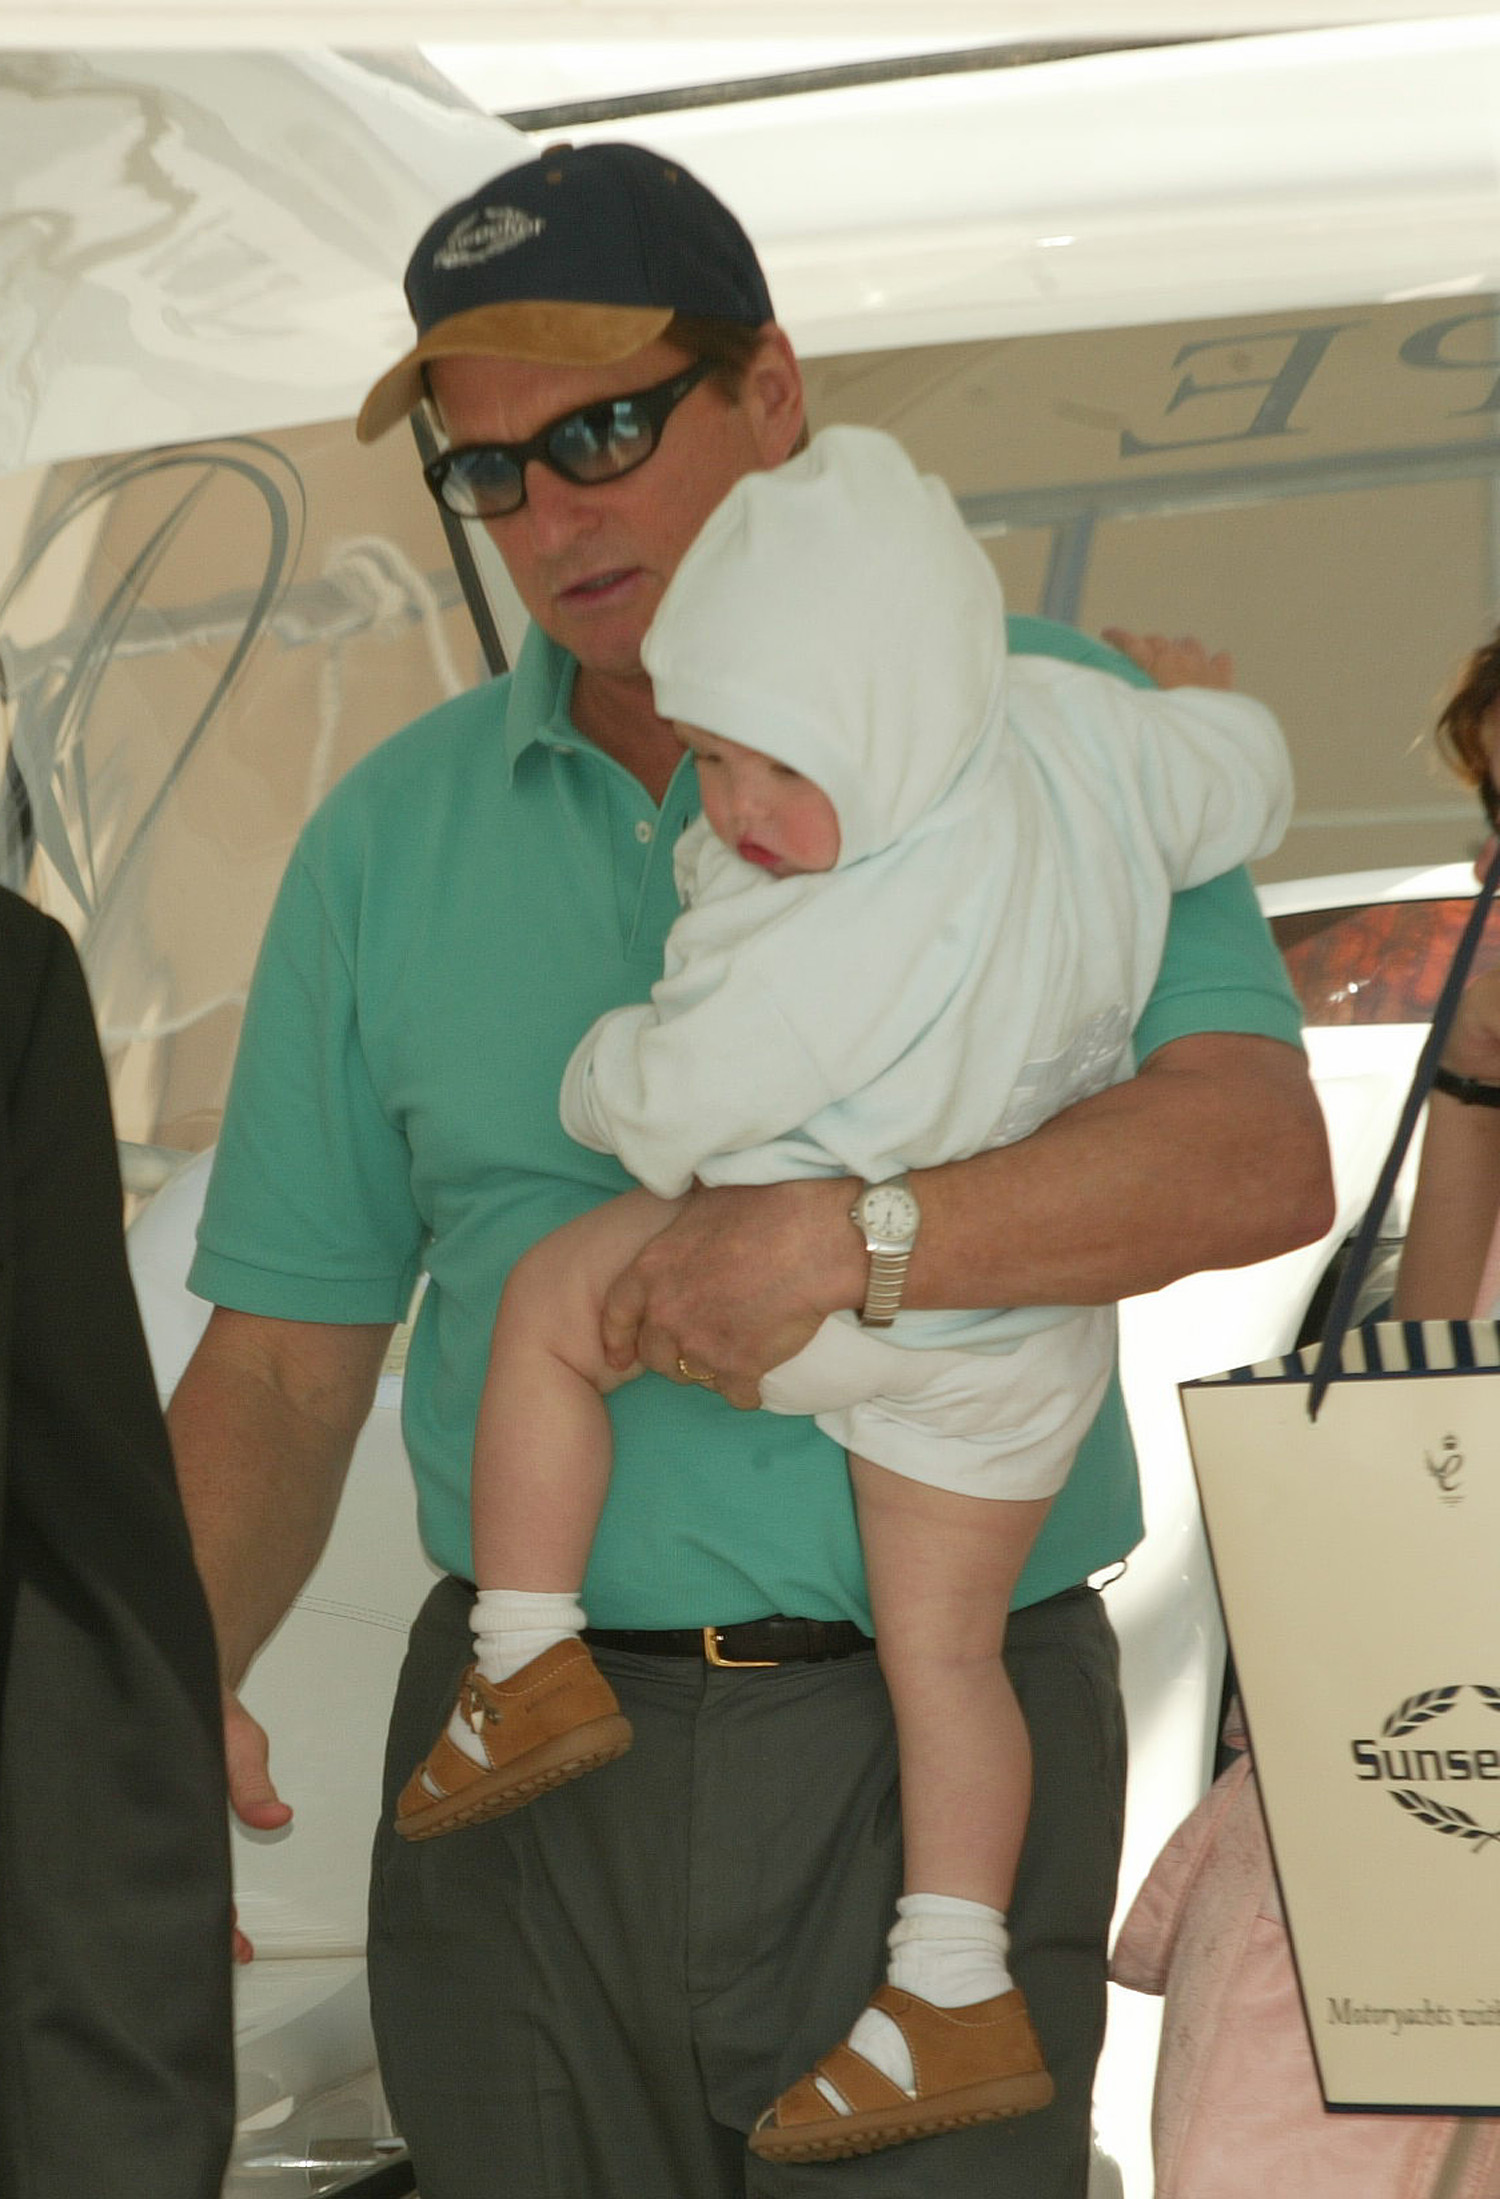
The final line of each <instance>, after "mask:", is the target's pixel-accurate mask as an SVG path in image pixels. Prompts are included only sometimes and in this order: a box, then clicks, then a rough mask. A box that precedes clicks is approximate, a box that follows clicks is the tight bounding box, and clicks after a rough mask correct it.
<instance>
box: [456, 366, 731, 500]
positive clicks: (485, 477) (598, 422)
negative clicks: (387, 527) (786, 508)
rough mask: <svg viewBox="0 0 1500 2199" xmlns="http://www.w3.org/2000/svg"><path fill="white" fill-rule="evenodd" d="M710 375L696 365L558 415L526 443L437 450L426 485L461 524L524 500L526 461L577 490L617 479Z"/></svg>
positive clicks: (644, 455) (640, 460) (638, 462)
mask: <svg viewBox="0 0 1500 2199" xmlns="http://www.w3.org/2000/svg"><path fill="white" fill-rule="evenodd" d="M710 371H711V369H710V366H709V362H708V361H707V360H706V359H699V360H698V361H697V363H696V364H695V365H693V366H690V367H688V368H687V369H686V371H685V372H684V373H682V374H674V375H673V376H672V378H671V380H670V381H668V382H658V383H656V385H655V386H654V387H653V388H651V389H637V390H631V391H629V392H628V394H627V395H625V396H623V397H606V398H603V399H602V400H601V401H600V402H599V403H598V404H596V405H581V406H580V407H579V409H578V410H577V412H565V413H564V414H563V415H562V417H561V418H560V419H557V420H552V421H549V422H548V424H547V426H546V427H544V428H543V429H542V430H541V431H540V432H539V433H538V434H536V435H533V436H532V437H531V438H530V440H529V441H528V442H525V443H464V444H461V445H460V446H459V448H458V449H457V450H445V451H440V452H439V454H438V456H437V457H436V458H434V459H433V460H432V462H431V464H430V465H427V466H424V467H423V468H422V472H423V475H424V476H425V478H426V482H427V486H428V488H429V489H431V491H432V493H433V495H434V496H435V497H436V498H437V500H438V502H439V503H440V504H444V505H446V506H447V508H448V510H449V511H450V512H456V513H457V514H458V516H459V518H460V519H504V518H505V517H506V516H507V514H509V513H510V512H518V511H519V510H520V509H521V506H522V505H523V504H524V503H525V501H526V468H527V467H528V466H529V465H530V464H531V463H532V462H533V460H535V461H537V462H539V463H540V464H541V465H544V466H547V467H550V469H551V470H552V472H553V473H557V474H561V475H562V478H563V479H564V481H571V482H572V483H573V484H574V485H575V487H577V488H582V489H591V488H596V487H597V486H598V485H599V483H600V482H603V481H618V480H619V478H620V476H621V474H625V473H634V471H635V469H636V467H637V466H643V465H644V464H645V462H646V460H647V459H648V458H649V457H650V456H651V453H652V452H653V451H654V450H655V448H656V446H657V444H658V443H659V442H660V441H661V431H662V429H663V427H664V426H665V424H666V422H667V420H668V418H669V417H670V416H671V414H672V413H673V412H674V411H675V410H676V409H677V407H678V406H679V405H680V404H681V403H682V400H683V398H684V397H686V396H687V394H688V392H689V391H690V390H694V389H696V388H697V387H698V384H699V383H700V382H701V381H702V380H703V378H704V376H705V375H706V374H708V373H709V372H710Z"/></svg>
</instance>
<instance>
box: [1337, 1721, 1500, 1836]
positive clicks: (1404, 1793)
mask: <svg viewBox="0 0 1500 2199" xmlns="http://www.w3.org/2000/svg"><path fill="white" fill-rule="evenodd" d="M1465 1686H1467V1688H1468V1692H1469V1693H1470V1694H1471V1695H1477V1696H1478V1697H1479V1699H1480V1701H1481V1702H1482V1703H1483V1704H1484V1706H1485V1708H1486V1709H1487V1710H1493V1711H1495V1712H1497V1713H1500V1687H1482V1686H1481V1685H1480V1684H1479V1682H1478V1681H1472V1682H1467V1683H1460V1684H1456V1685H1454V1686H1451V1687H1430V1688H1426V1689H1424V1690H1423V1692H1422V1693H1421V1694H1419V1695H1408V1696H1407V1698H1406V1700H1405V1702H1403V1703H1398V1704H1397V1706H1396V1708H1395V1709H1394V1710H1393V1711H1392V1712H1391V1714H1390V1716H1389V1717H1388V1718H1387V1719H1386V1721H1385V1723H1384V1725H1382V1727H1381V1729H1380V1738H1381V1740H1382V1741H1397V1740H1400V1739H1401V1738H1402V1737H1403V1736H1404V1735H1406V1734H1409V1733H1416V1732H1417V1731H1418V1730H1419V1729H1420V1728H1421V1727H1423V1726H1426V1725H1429V1724H1430V1723H1431V1722H1432V1720H1433V1719H1435V1718H1443V1717H1446V1716H1447V1714H1448V1712H1449V1711H1451V1710H1452V1708H1453V1706H1454V1704H1455V1703H1456V1702H1457V1701H1458V1698H1459V1697H1460V1696H1461V1695H1462V1694H1463V1693H1464V1691H1465ZM1353 1751H1354V1758H1355V1762H1356V1763H1357V1764H1359V1765H1360V1766H1361V1767H1362V1768H1361V1770H1360V1773H1359V1776H1360V1778H1362V1779H1373V1780H1389V1781H1393V1782H1394V1781H1396V1780H1398V1779H1399V1780H1402V1781H1403V1782H1405V1783H1403V1784H1400V1785H1396V1784H1391V1785H1388V1786H1387V1788H1386V1792H1387V1793H1388V1794H1389V1795H1390V1798H1391V1800H1392V1801H1393V1802H1395V1803H1398V1804H1399V1805H1400V1807H1401V1808H1402V1809H1403V1810H1405V1811H1407V1812H1408V1813H1409V1815H1411V1816H1412V1817H1414V1818H1415V1819H1416V1821H1417V1823H1418V1824H1419V1825H1427V1826H1430V1827H1431V1829H1432V1830H1433V1831H1434V1832H1439V1833H1445V1834H1447V1835H1448V1836H1449V1837H1450V1838H1451V1839H1455V1840H1461V1841H1465V1842H1467V1843H1468V1844H1469V1846H1470V1849H1471V1852H1472V1853H1473V1854H1475V1855H1477V1854H1478V1853H1479V1851H1480V1849H1481V1848H1485V1847H1488V1846H1489V1845H1490V1843H1491V1842H1492V1841H1493V1842H1495V1843H1497V1844H1500V1826H1496V1827H1494V1828H1493V1829H1491V1828H1490V1827H1488V1826H1485V1825H1482V1824H1480V1822H1479V1820H1478V1819H1477V1818H1476V1817H1473V1816H1471V1815H1470V1813H1469V1812H1468V1811H1467V1810H1464V1809H1460V1808H1458V1806H1457V1805H1456V1804H1454V1803H1451V1802H1444V1801H1442V1800H1441V1799H1440V1798H1439V1797H1438V1796H1437V1795H1434V1794H1424V1793H1422V1792H1421V1791H1419V1789H1418V1788H1417V1787H1416V1786H1415V1785H1412V1784H1410V1782H1411V1781H1412V1780H1413V1779H1414V1778H1416V1779H1422V1780H1423V1781H1424V1783H1425V1782H1428V1781H1430V1780H1432V1779H1438V1780H1447V1779H1450V1778H1451V1779H1460V1780H1469V1779H1484V1780H1489V1779H1500V1752H1497V1751H1496V1750H1494V1749H1479V1750H1471V1749H1447V1750H1441V1749H1415V1750H1412V1749H1402V1750H1400V1751H1395V1752H1393V1751H1392V1750H1390V1749H1388V1748H1387V1749H1381V1748H1378V1747H1377V1746H1376V1744H1375V1743H1374V1742H1371V1741H1356V1742H1355V1743H1354V1744H1353ZM1397 1755H1399V1758H1400V1762H1401V1770H1400V1771H1399V1772H1398V1771H1397V1770H1396V1768H1395V1758H1396V1756H1397ZM1413 1757H1415V1758H1416V1770H1415V1772H1414V1771H1413V1769H1412V1759H1413ZM1429 1766H1430V1767H1431V1768H1430V1769H1429V1768H1428V1767H1429Z"/></svg>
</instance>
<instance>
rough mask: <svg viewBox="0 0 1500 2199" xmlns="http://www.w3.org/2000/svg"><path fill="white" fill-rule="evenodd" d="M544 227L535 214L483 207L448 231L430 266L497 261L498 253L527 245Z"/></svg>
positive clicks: (446, 267) (471, 264) (461, 265)
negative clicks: (520, 245)
mask: <svg viewBox="0 0 1500 2199" xmlns="http://www.w3.org/2000/svg"><path fill="white" fill-rule="evenodd" d="M546 226H547V225H546V223H545V222H544V221H542V220H541V219H540V218H539V217H538V216H537V215H535V214H523V213H522V212H521V210H520V208H519V207H516V206H484V207H481V208H480V210H479V212H478V213H476V214H465V216H464V218H463V220H462V221H461V222H458V223H456V224H455V226H454V227H453V228H452V229H450V230H449V232H448V234H447V236H446V237H445V238H444V239H443V241H442V243H441V245H440V246H439V247H438V249H437V251H436V252H435V253H434V254H433V260H432V264H433V266H434V267H440V268H443V269H444V270H447V269H449V268H454V267H478V266H479V265H480V264H481V263H482V262H483V261H485V260H495V259H498V258H499V257H500V254H501V253H502V252H514V250H515V248H516V246H517V245H518V244H527V243H529V242H530V240H531V238H533V237H534V236H536V235H537V234H538V233H539V232H540V231H541V230H543V229H545V228H546Z"/></svg>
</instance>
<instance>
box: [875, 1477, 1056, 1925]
mask: <svg viewBox="0 0 1500 2199" xmlns="http://www.w3.org/2000/svg"><path fill="white" fill-rule="evenodd" d="M849 1467H850V1472H851V1474H852V1476H853V1480H854V1490H855V1496H856V1499H857V1502H858V1506H859V1524H860V1535H861V1538H862V1540H863V1543H864V1551H865V1568H866V1572H867V1574H868V1577H869V1583H870V1603H871V1609H872V1610H873V1612H874V1616H875V1639H876V1643H877V1646H878V1649H879V1653H880V1666H881V1671H882V1672H883V1673H884V1675H885V1682H886V1686H887V1688H888V1689H889V1691H890V1697H891V1708H892V1711H893V1713H894V1716H895V1721H896V1739H897V1744H898V1747H899V1750H900V1757H901V1825H902V1836H903V1842H904V1846H905V1851H906V1874H905V1888H904V1890H905V1892H906V1893H907V1894H915V1893H929V1894H947V1895H954V1896H957V1897H958V1898H960V1899H962V1900H966V1901H977V1902H983V1903H985V1904H986V1905H987V1906H989V1907H991V1908H995V1909H1000V1910H1003V1909H1005V1908H1006V1907H1007V1906H1008V1904H1009V1902H1010V1897H1011V1894H1012V1891H1013V1890H1014V1886H1015V1875H1016V1864H1017V1862H1018V1860H1019V1857H1020V1852H1021V1842H1022V1838H1023V1836H1024V1834H1025V1830H1026V1818H1027V1813H1028V1810H1029V1808H1030V1800H1031V1741H1030V1737H1029V1735H1028V1734H1027V1731H1026V1722H1025V1720H1024V1718H1023V1717H1022V1715H1021V1706H1020V1704H1019V1703H1018V1702H1017V1700H1016V1696H1015V1690H1014V1689H1013V1688H1012V1686H1011V1684H1010V1680H1009V1678H1008V1677H1007V1675H1006V1671H1005V1667H1004V1665H1003V1664H1002V1663H1001V1661H1000V1652H1001V1649H1002V1647H1003V1646H1004V1641H1005V1621H1006V1616H1007V1614H1008V1612H1009V1609H1010V1599H1011V1595H1012V1593H1013V1592H1014V1589H1015V1585H1016V1582H1017V1580H1018V1579H1019V1578H1020V1574H1021V1569H1022V1567H1023V1566H1024V1564H1025V1562H1026V1559H1027V1556H1028V1554H1029V1553H1030V1550H1031V1546H1032V1544H1033V1543H1034V1542H1035V1540H1036V1537H1037V1534H1038V1532H1039V1530H1040V1528H1041V1524H1042V1521H1043V1520H1044V1519H1045V1518H1046V1515H1047V1510H1048V1506H1049V1504H1050V1501H1051V1500H1050V1499H1049V1498H1046V1497H1039V1498H1029V1499H1024V1500H1021V1501H1019V1502H1010V1501H1007V1500H1005V1499H990V1498H984V1497H965V1496H956V1495H954V1494H953V1493H952V1492H951V1491H949V1490H946V1489H935V1488H931V1487H929V1486H928V1484H927V1483H925V1482H920V1481H912V1480H909V1479H908V1478H907V1477H906V1476H904V1475H902V1474H896V1473H891V1472H889V1471H888V1470H887V1469H886V1468H884V1467H882V1466H876V1465H873V1464H872V1463H871V1462H870V1461H869V1460H868V1459H861V1458H854V1457H851V1458H850V1461H849Z"/></svg>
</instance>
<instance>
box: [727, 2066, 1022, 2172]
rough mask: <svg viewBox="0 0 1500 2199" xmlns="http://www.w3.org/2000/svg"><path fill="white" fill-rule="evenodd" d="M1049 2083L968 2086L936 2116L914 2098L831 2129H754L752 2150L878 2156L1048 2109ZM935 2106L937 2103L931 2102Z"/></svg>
mask: <svg viewBox="0 0 1500 2199" xmlns="http://www.w3.org/2000/svg"><path fill="white" fill-rule="evenodd" d="M1052 2095H1053V2085H1052V2079H1051V2078H1050V2077H1048V2076H1046V2075H1045V2074H1039V2075H1036V2076H1025V2077H1001V2078H997V2079H995V2080H993V2081H992V2082H991V2083H988V2084H982V2085H967V2086H965V2087H964V2089H963V2090H962V2091H961V2092H952V2093H948V2094H947V2095H945V2098H946V2102H947V2104H946V2105H945V2106H944V2107H943V2108H942V2110H941V2112H939V2113H937V2114H933V2113H927V2114H923V2113H922V2112H921V2103H920V2102H919V2101H916V2100H913V2102H912V2103H911V2106H910V2108H869V2109H867V2110H866V2111H865V2112H864V2113H863V2114H854V2115H841V2116H839V2117H838V2119H837V2121H836V2123H834V2124H833V2125H831V2126H825V2125H820V2124H813V2125H811V2126H808V2125H804V2126H803V2127H802V2128H801V2129H800V2130H799V2129H797V2128H792V2129H787V2130H778V2129H776V2128H775V2127H774V2126H773V2127H771V2128H769V2129H766V2130H752V2131H751V2133H750V2137H749V2146H750V2151H751V2152H752V2153H753V2154H754V2155H755V2156H756V2158H757V2159H758V2160H761V2161H841V2160H849V2159H851V2158H852V2157H853V2156H854V2155H856V2154H861V2153H878V2152H880V2150H881V2149H882V2147H884V2146H901V2145H907V2144H909V2143H910V2141H911V2140H913V2139H915V2138H939V2137H941V2136H942V2135H943V2133H944V2132H945V2131H950V2130H967V2129H968V2128H969V2127H970V2126H971V2125H972V2124H975V2123H997V2122H1005V2121H1008V2120H1009V2119H1010V2118H1011V2117H1012V2116H1016V2115H1031V2114H1034V2113H1035V2112H1036V2110H1037V2109H1038V2108H1042V2107H1047V2106H1049V2105H1050V2103H1051V2100H1052ZM932 2106H933V2107H934V2108H935V2107H936V2106H937V2103H936V2102H935V2101H934V2102H933V2103H932Z"/></svg>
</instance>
